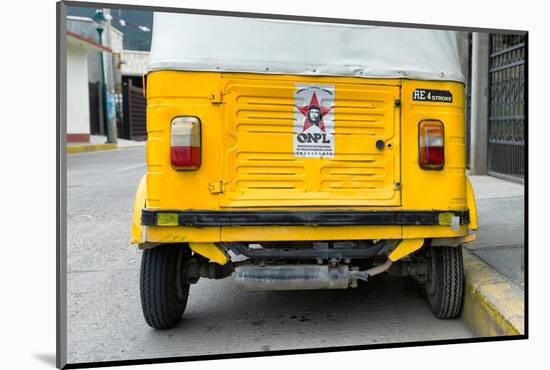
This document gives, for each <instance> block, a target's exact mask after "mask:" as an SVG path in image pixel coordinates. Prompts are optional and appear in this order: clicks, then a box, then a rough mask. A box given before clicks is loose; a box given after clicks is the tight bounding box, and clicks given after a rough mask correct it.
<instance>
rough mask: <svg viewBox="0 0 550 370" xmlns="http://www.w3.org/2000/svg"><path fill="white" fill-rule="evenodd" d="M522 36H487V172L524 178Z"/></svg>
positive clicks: (525, 94) (523, 69)
mask: <svg viewBox="0 0 550 370" xmlns="http://www.w3.org/2000/svg"><path fill="white" fill-rule="evenodd" d="M525 44H526V38H525V35H510V34H507V35H500V34H491V36H490V41H489V126H488V133H487V135H488V148H487V149H488V153H487V154H488V171H489V173H490V174H491V175H497V176H506V177H513V178H517V179H523V177H524V174H525V154H524V153H525V141H524V140H525V130H526V121H525V113H526V109H527V105H526V98H527V92H526V90H525V79H526V76H525V71H526V47H525Z"/></svg>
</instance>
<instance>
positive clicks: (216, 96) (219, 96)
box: [210, 90, 223, 104]
mask: <svg viewBox="0 0 550 370" xmlns="http://www.w3.org/2000/svg"><path fill="white" fill-rule="evenodd" d="M210 102H211V103H212V104H221V103H223V91H221V90H220V91H216V92H214V93H212V95H211V96H210Z"/></svg>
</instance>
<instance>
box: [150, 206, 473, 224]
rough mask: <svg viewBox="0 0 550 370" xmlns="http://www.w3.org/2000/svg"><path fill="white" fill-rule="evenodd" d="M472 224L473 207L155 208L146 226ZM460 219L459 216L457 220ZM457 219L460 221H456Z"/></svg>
mask: <svg viewBox="0 0 550 370" xmlns="http://www.w3.org/2000/svg"><path fill="white" fill-rule="evenodd" d="M453 217H458V220H459V224H460V225H467V224H469V223H470V212H469V210H453V211H449V210H430V211H409V210H407V211H402V210H382V211H349V210H337V211H328V210H327V211H203V210H187V211H181V210H151V209H147V208H144V209H143V210H142V213H141V224H142V225H145V226H191V227H205V226H369V225H374V226H378V225H380V226H382V225H402V226H431V225H451V223H452V218H453ZM455 220H456V219H455ZM455 222H456V221H455Z"/></svg>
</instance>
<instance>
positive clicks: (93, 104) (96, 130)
mask: <svg viewBox="0 0 550 370" xmlns="http://www.w3.org/2000/svg"><path fill="white" fill-rule="evenodd" d="M100 87H101V83H100V82H88V99H89V102H90V104H89V106H90V134H92V135H102V134H103V125H102V124H101V122H102V120H101V104H100V98H101V92H100V91H101V88H100Z"/></svg>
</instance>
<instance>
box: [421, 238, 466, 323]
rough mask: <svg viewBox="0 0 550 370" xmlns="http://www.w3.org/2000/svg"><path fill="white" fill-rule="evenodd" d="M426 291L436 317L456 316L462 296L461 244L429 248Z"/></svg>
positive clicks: (447, 317) (460, 305) (449, 317)
mask: <svg viewBox="0 0 550 370" xmlns="http://www.w3.org/2000/svg"><path fill="white" fill-rule="evenodd" d="M426 293H427V294H426V295H427V297H428V301H429V303H430V307H431V309H432V311H433V313H434V315H435V316H436V317H437V318H440V319H453V318H456V317H458V315H459V314H460V310H461V308H462V300H463V297H464V268H463V264H462V246H458V247H432V248H430V261H429V263H428V281H427V283H426Z"/></svg>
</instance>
